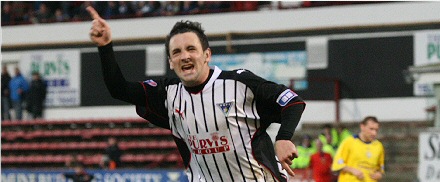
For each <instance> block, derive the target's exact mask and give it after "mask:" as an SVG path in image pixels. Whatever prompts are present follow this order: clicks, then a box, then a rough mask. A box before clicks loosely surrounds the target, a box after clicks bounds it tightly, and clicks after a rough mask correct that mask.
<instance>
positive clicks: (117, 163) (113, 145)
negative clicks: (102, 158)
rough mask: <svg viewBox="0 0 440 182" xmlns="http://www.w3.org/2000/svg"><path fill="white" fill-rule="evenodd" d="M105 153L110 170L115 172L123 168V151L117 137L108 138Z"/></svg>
mask: <svg viewBox="0 0 440 182" xmlns="http://www.w3.org/2000/svg"><path fill="white" fill-rule="evenodd" d="M105 152H106V154H107V157H108V169H110V170H113V169H116V168H119V167H121V155H122V151H121V149H119V146H118V141H117V140H116V138H115V137H110V138H108V146H107V148H106V149H105Z"/></svg>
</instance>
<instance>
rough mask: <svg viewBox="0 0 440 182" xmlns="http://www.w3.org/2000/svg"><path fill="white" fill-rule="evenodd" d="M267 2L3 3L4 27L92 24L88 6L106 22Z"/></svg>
mask: <svg viewBox="0 0 440 182" xmlns="http://www.w3.org/2000/svg"><path fill="white" fill-rule="evenodd" d="M267 3H270V2H264V1H95V2H94V1H2V2H1V4H2V26H3V25H19V24H36V23H53V22H72V21H73V22H74V21H85V20H89V19H90V17H89V14H88V13H87V11H86V9H85V8H86V7H87V6H90V5H91V6H93V7H95V9H96V10H97V11H98V13H99V14H100V15H101V16H102V17H103V18H105V19H118V18H136V17H150V16H173V15H188V14H204V13H220V12H230V11H254V10H257V9H258V6H260V5H263V4H267Z"/></svg>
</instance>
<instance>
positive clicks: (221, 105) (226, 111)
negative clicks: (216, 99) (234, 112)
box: [216, 101, 234, 117]
mask: <svg viewBox="0 0 440 182" xmlns="http://www.w3.org/2000/svg"><path fill="white" fill-rule="evenodd" d="M233 104H234V102H232V101H231V102H226V103H218V104H216V105H217V106H218V107H219V108H220V109H221V110H222V111H223V114H225V116H226V117H228V116H229V111H230V110H231V108H232V105H233Z"/></svg>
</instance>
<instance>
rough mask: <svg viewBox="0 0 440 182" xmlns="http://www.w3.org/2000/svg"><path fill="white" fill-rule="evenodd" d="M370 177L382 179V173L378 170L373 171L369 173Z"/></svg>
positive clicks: (377, 179)
mask: <svg viewBox="0 0 440 182" xmlns="http://www.w3.org/2000/svg"><path fill="white" fill-rule="evenodd" d="M370 177H371V179H374V180H376V181H379V180H380V179H382V173H381V172H380V171H376V172H374V173H371V174H370Z"/></svg>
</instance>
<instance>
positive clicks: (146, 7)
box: [136, 1, 186, 17]
mask: <svg viewBox="0 0 440 182" xmlns="http://www.w3.org/2000/svg"><path fill="white" fill-rule="evenodd" d="M185 2H186V1H185ZM157 3H158V2H157V1H148V2H145V1H138V2H137V6H136V7H137V9H136V16H138V17H141V16H148V15H152V14H153V13H154V12H155V11H156V10H157V8H158V5H157ZM159 5H160V4H159Z"/></svg>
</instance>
